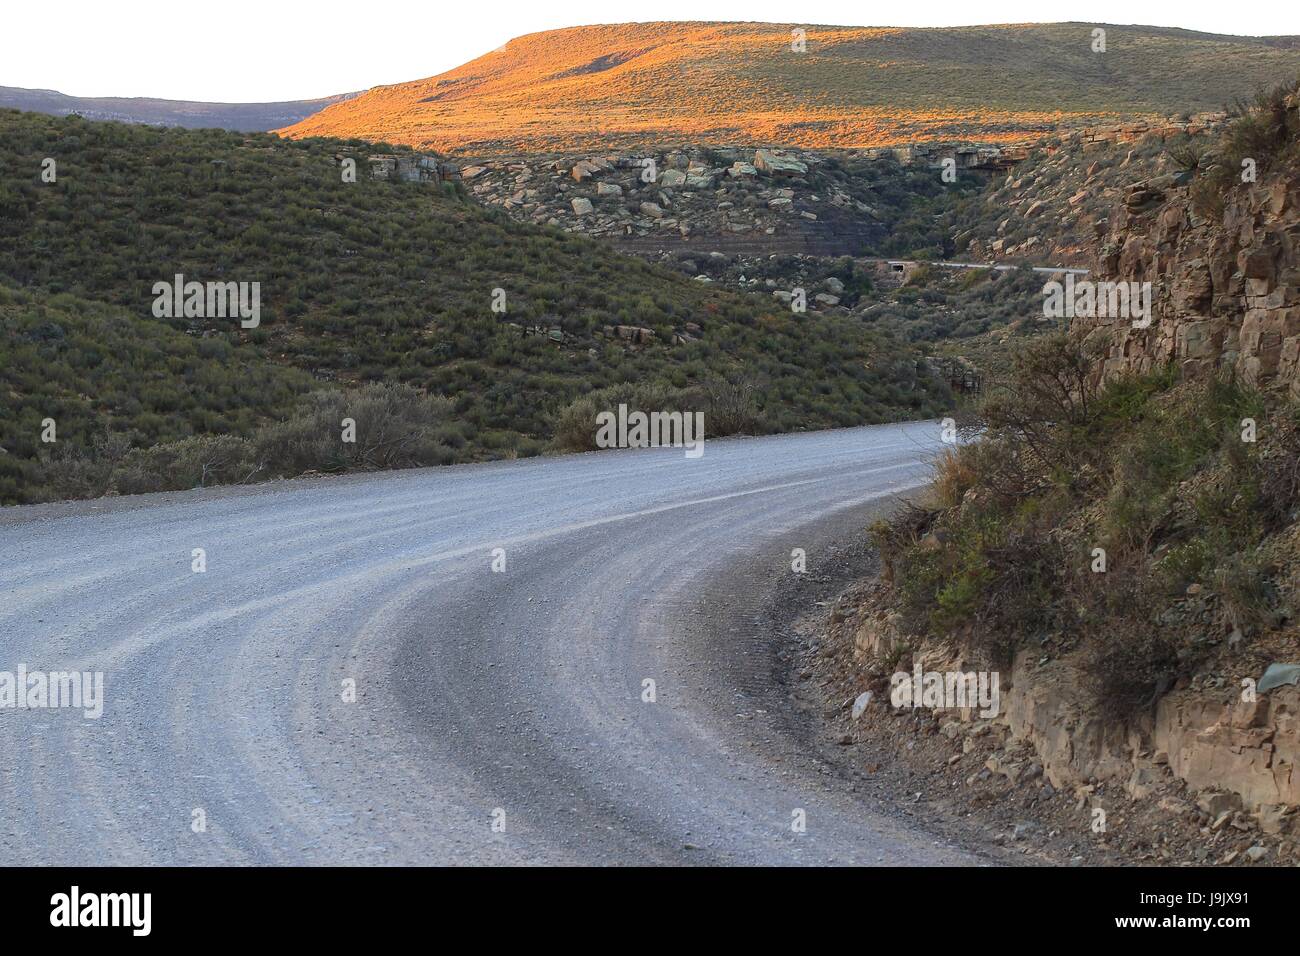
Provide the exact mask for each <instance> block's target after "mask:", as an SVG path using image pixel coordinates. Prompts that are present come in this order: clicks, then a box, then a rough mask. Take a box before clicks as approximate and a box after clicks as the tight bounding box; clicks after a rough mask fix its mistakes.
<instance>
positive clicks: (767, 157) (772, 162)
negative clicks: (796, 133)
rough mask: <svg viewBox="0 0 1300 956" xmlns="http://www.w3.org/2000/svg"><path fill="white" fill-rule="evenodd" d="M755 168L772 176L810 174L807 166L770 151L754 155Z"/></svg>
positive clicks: (763, 150)
mask: <svg viewBox="0 0 1300 956" xmlns="http://www.w3.org/2000/svg"><path fill="white" fill-rule="evenodd" d="M754 168H755V169H757V170H760V171H762V172H765V173H767V174H769V175H772V176H802V175H803V174H804V173H806V172H808V166H807V164H805V163H801V162H799V161H798V160H797V159H793V158H791V157H789V156H783V155H781V154H780V153H777V152H776V151H775V150H770V149H760V150H758V151H757V152H756V153H754Z"/></svg>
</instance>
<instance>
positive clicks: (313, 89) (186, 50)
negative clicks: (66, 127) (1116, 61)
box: [0, 0, 1300, 102]
mask: <svg viewBox="0 0 1300 956" xmlns="http://www.w3.org/2000/svg"><path fill="white" fill-rule="evenodd" d="M796 11H797V12H798V13H800V14H802V15H803V16H804V17H806V18H807V19H806V20H802V21H795V22H796V23H801V24H804V25H811V24H817V23H823V24H836V25H856V26H958V25H970V24H979V23H990V22H993V23H1039V22H1060V21H1071V20H1075V21H1083V22H1087V23H1121V24H1122V23H1142V24H1150V25H1155V26H1174V27H1184V28H1187V29H1191V30H1203V31H1206V32H1209V33H1231V34H1238V35H1254V36H1264V35H1279V34H1300V4H1296V3H1294V2H1290V3H1280V2H1277V0H1272V2H1266V3H1261V2H1255V3H1212V2H1208V0H1202V2H1199V3H1188V2H1187V0H1085V2H1080V0H999V2H997V3H980V2H975V3H956V2H954V0H922V2H910V3H898V2H895V3H891V4H884V3H881V4H867V3H863V2H862V0H857V2H848V0H803V2H801V3H798V4H793V5H792V4H791V3H789V2H788V0H782V2H778V0H726V2H719V0H653V2H650V3H645V4H640V3H635V2H627V0H624V2H622V3H611V2H609V0H599V2H598V0H559V2H555V0H549V2H548V0H541V2H538V0H527V2H524V0H479V2H465V0H457V2H451V3H443V2H439V0H418V2H417V0H378V2H374V0H372V2H369V3H357V2H356V0H349V2H346V3H344V2H339V0H292V2H286V0H256V2H254V0H209V2H199V0H64V2H62V3H59V4H52V3H40V2H35V0H7V2H6V3H5V5H4V10H3V12H0V50H3V53H2V54H0V86H23V87H33V88H40V89H55V90H59V91H60V92H63V93H68V94H71V95H74V96H157V97H164V98H168V99H188V100H211V101H225V102H256V101H269V100H288V99H309V98H313V97H318V96H327V95H329V94H332V93H345V92H350V91H352V90H364V89H368V88H369V87H372V86H378V85H381V84H385V83H399V82H402V81H404V80H415V79H420V78H421V77H426V76H432V75H434V74H436V73H441V72H443V71H444V70H448V69H451V68H452V67H454V66H458V65H460V64H461V63H464V62H466V61H467V60H472V59H473V58H474V57H476V56H479V55H481V54H483V53H486V52H487V51H488V50H491V49H494V48H496V47H498V46H500V45H501V44H502V43H504V42H505V41H506V40H509V39H510V38H511V37H516V36H519V35H521V34H524V33H533V32H536V31H538V30H550V29H555V28H558V27H567V26H578V25H581V24H590V23H609V22H617V21H620V20H740V19H744V20H751V21H771V22H774V23H789V22H791V21H790V19H789V18H790V15H791V13H793V12H796Z"/></svg>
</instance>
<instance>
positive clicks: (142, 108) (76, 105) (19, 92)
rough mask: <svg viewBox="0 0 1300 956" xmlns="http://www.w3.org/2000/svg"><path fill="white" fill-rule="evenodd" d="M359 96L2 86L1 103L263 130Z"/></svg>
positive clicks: (154, 122)
mask: <svg viewBox="0 0 1300 956" xmlns="http://www.w3.org/2000/svg"><path fill="white" fill-rule="evenodd" d="M357 95H359V94H357V93H342V94H339V95H337V96H324V97H321V98H320V99H315V100H284V101H282V102H278V103H204V102H199V101H194V100H163V99H153V98H151V97H143V96H134V97H119V96H68V95H67V94H65V93H59V92H58V91H56V90H28V89H23V88H21V87H17V86H0V107H7V108H9V109H15V110H23V111H24V112H28V113H48V114H50V115H52V116H70V115H72V114H74V113H75V114H77V115H78V116H84V117H85V118H86V119H90V120H117V121H119V122H122V123H144V124H148V125H151V126H181V127H185V128H188V129H200V128H212V129H224V130H230V131H232V132H238V133H262V132H266V131H268V130H272V129H278V128H279V127H281V126H285V125H289V124H292V123H297V122H299V121H301V120H304V119H306V118H307V117H309V116H311V115H312V114H314V113H318V112H320V111H321V110H323V109H324V108H325V107H327V106H331V105H333V104H335V103H339V102H342V101H343V100H346V99H349V98H351V97H353V96H357Z"/></svg>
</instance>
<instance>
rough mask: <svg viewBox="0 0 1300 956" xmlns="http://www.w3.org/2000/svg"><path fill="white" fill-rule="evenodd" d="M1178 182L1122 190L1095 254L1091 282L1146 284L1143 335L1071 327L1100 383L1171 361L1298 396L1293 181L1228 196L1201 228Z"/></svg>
mask: <svg viewBox="0 0 1300 956" xmlns="http://www.w3.org/2000/svg"><path fill="white" fill-rule="evenodd" d="M1187 178H1188V177H1186V176H1180V175H1177V174H1169V175H1166V176H1162V177H1159V178H1156V179H1151V180H1147V181H1144V182H1139V183H1136V184H1134V185H1133V186H1130V187H1129V189H1128V191H1127V192H1126V194H1125V198H1124V202H1123V204H1122V206H1121V207H1120V208H1119V209H1118V211H1117V212H1116V213H1115V214H1114V215H1113V216H1112V217H1111V222H1110V228H1109V231H1108V234H1107V236H1106V238H1105V241H1104V242H1103V244H1102V246H1101V250H1100V253H1099V255H1098V261H1097V276H1096V278H1097V279H1098V280H1100V281H1116V282H1150V283H1151V295H1152V321H1151V323H1150V325H1149V326H1147V327H1145V328H1139V327H1135V325H1134V324H1133V323H1132V322H1131V321H1127V320H1125V319H1120V318H1080V319H1075V320H1074V323H1073V326H1072V328H1073V329H1074V330H1075V331H1077V332H1080V333H1081V334H1084V335H1085V336H1087V337H1088V338H1089V339H1091V340H1094V341H1096V342H1097V343H1098V345H1099V346H1100V347H1101V348H1102V349H1103V355H1104V360H1103V361H1102V362H1101V363H1100V365H1099V367H1098V369H1097V374H1098V375H1100V376H1101V377H1103V378H1106V379H1110V378H1113V377H1115V376H1117V375H1120V374H1122V373H1124V372H1128V371H1145V370H1147V369H1151V368H1154V367H1158V366H1160V365H1162V364H1164V363H1166V362H1168V361H1171V360H1172V361H1174V362H1176V363H1177V364H1178V365H1179V366H1180V367H1181V369H1182V370H1183V371H1184V372H1187V373H1190V374H1205V373H1208V372H1211V371H1214V370H1219V369H1222V370H1231V371H1233V372H1235V373H1237V374H1238V375H1239V376H1240V377H1241V378H1243V379H1244V380H1245V381H1247V382H1249V383H1251V384H1253V385H1255V386H1257V387H1259V388H1262V389H1266V390H1279V391H1286V392H1289V393H1290V394H1291V395H1300V269H1298V268H1297V262H1296V256H1297V251H1298V250H1300V170H1296V169H1284V170H1279V171H1277V172H1276V173H1274V174H1272V175H1270V176H1268V177H1266V178H1265V179H1264V180H1262V181H1261V182H1259V183H1256V184H1251V185H1239V186H1238V187H1237V188H1236V189H1234V190H1232V191H1231V192H1230V193H1229V194H1228V196H1227V197H1226V202H1225V204H1224V207H1223V210H1222V213H1221V214H1218V215H1215V216H1212V217H1204V216H1201V215H1198V213H1197V212H1196V210H1195V208H1194V204H1193V202H1192V198H1191V195H1190V191H1191V190H1190V188H1189V186H1188V185H1187V184H1186V183H1185V182H1184V180H1186V179H1187Z"/></svg>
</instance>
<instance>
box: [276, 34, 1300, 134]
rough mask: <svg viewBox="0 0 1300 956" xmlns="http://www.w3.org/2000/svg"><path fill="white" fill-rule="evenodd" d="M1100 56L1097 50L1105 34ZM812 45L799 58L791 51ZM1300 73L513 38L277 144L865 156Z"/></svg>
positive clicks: (823, 41)
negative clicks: (796, 151)
mask: <svg viewBox="0 0 1300 956" xmlns="http://www.w3.org/2000/svg"><path fill="white" fill-rule="evenodd" d="M1097 29H1102V30H1104V31H1105V51H1104V52H1098V51H1096V50H1094V46H1095V43H1094V40H1095V38H1094V32H1093V31H1094V30H1097ZM795 30H803V31H804V33H803V37H802V39H803V42H804V44H805V47H806V48H805V50H804V52H796V51H795V49H794V46H797V45H798V44H797V41H798V40H799V39H800V35H799V34H796V33H794V32H793V31H795ZM1298 74H1300V48H1298V40H1297V38H1296V37H1262V38H1261V37H1232V36H1219V35H1215V34H1208V33H1196V32H1193V31H1189V30H1178V29H1170V28H1163V27H1142V26H1111V25H1100V24H1086V23H1063V24H1042V25H1034V24H1028V25H1001V26H977V27H954V28H940V29H913V28H872V27H842V26H809V25H806V24H805V25H803V26H800V25H799V24H773V23H630V24H618V25H608V26H588V27H574V28H570V29H565V30H551V31H546V32H543V33H534V34H529V35H527V36H523V37H519V38H518V39H515V40H511V41H510V42H509V43H508V44H506V45H505V46H504V47H502V48H500V49H498V50H494V51H492V52H490V53H487V54H485V55H484V56H481V57H479V58H477V59H475V60H472V61H470V62H469V63H466V64H464V65H463V66H460V67H457V68H456V69H454V70H450V71H448V72H446V73H442V74H440V75H437V76H432V77H428V78H426V79H422V80H415V81H413V82H409V83H399V84H396V85H392V86H382V87H376V88H374V89H372V90H369V91H367V92H365V93H363V94H361V95H360V96H357V97H354V98H351V99H348V100H347V101H345V102H340V103H336V104H334V105H332V106H329V107H327V108H326V109H323V110H321V111H320V112H319V113H316V114H315V115H313V116H311V117H309V118H307V119H305V120H303V121H301V122H298V123H296V124H293V125H292V126H289V127H287V128H285V129H283V130H280V132H281V133H282V134H283V135H286V136H290V137H304V136H318V135H324V136H340V137H360V138H364V139H371V140H379V141H387V142H393V143H402V144H406V145H411V146H418V147H425V148H433V149H438V150H443V151H446V152H452V153H460V154H464V155H473V154H476V153H477V154H489V153H497V154H503V153H510V152H524V151H532V152H564V151H571V150H601V149H612V148H618V147H623V146H635V145H638V144H642V143H649V142H702V143H712V144H722V145H789V146H803V147H808V148H827V147H831V148H834V147H866V146H881V145H893V144H898V143H904V142H917V141H926V140H939V139H974V140H982V141H987V142H999V141H1003V142H1005V141H1009V140H1017V139H1025V138H1036V137H1037V136H1038V135H1040V134H1042V133H1044V132H1046V131H1049V130H1053V129H1055V128H1056V127H1058V126H1062V125H1065V126H1070V125H1088V124H1093V123H1098V122H1100V123H1106V122H1114V121H1118V120H1127V119H1147V118H1152V117H1167V116H1170V115H1178V114H1181V113H1194V112H1199V111H1204V110H1217V109H1220V108H1222V107H1223V106H1224V105H1225V103H1227V102H1228V101H1231V100H1233V99H1235V98H1236V97H1238V96H1245V95H1248V94H1250V93H1251V92H1253V91H1254V89H1255V88H1256V87H1258V86H1262V85H1271V84H1272V83H1275V82H1277V81H1279V80H1282V79H1286V78H1290V77H1294V76H1296V75H1298Z"/></svg>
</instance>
